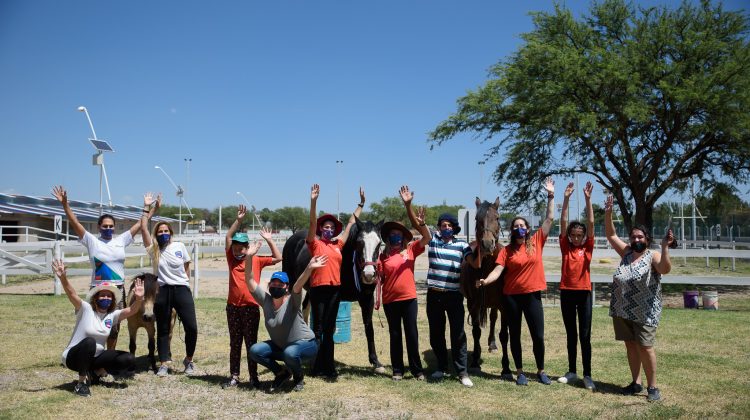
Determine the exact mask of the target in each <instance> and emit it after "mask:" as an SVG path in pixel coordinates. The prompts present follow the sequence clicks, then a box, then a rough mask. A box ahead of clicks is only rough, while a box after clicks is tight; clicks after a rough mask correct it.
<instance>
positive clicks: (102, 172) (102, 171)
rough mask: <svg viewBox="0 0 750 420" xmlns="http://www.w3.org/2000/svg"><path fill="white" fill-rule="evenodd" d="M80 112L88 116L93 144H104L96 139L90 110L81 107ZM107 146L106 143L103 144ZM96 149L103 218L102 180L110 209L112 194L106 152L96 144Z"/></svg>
mask: <svg viewBox="0 0 750 420" xmlns="http://www.w3.org/2000/svg"><path fill="white" fill-rule="evenodd" d="M78 111H80V112H83V113H84V114H86V119H87V120H88V122H89V127H90V128H91V134H93V136H94V137H93V138H92V139H90V140H93V142H92V143H96V142H102V141H101V140H99V138H98V137H96V130H94V123H93V122H92V121H91V116H90V115H89V110H88V109H87V108H86V107H85V106H79V107H78ZM103 143H104V144H106V142H103ZM94 147H96V154H95V155H94V159H93V162H94V166H99V215H100V216H101V215H102V214H104V204H103V202H104V190H103V189H102V180H104V184H105V185H106V186H107V198H108V199H109V207H110V208H112V194H111V193H110V192H109V179H107V169H106V168H105V167H104V150H102V149H100V148H99V146H97V145H96V144H94ZM106 147H107V148H109V150H108V151H110V152H111V151H112V149H111V148H110V146H109V145H107V146H106Z"/></svg>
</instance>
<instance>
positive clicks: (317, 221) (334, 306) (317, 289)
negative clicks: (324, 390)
mask: <svg viewBox="0 0 750 420" xmlns="http://www.w3.org/2000/svg"><path fill="white" fill-rule="evenodd" d="M319 195H320V185H318V184H313V186H312V187H311V188H310V228H309V229H308V231H307V238H306V239H305V242H306V243H307V248H308V249H309V250H310V255H311V256H312V257H317V256H321V255H325V256H327V257H328V263H327V264H326V265H325V266H324V267H321V268H319V269H317V270H315V271H314V272H313V273H312V276H311V277H310V303H311V308H310V310H311V312H312V316H313V322H312V324H313V325H312V329H313V332H315V338H316V339H318V340H319V341H320V349H319V351H318V357H317V358H316V359H315V363H314V365H313V370H312V373H313V376H315V375H324V376H326V377H328V378H329V379H334V380H335V379H336V377H337V376H338V375H337V372H336V367H335V365H334V348H333V333H334V330H335V329H336V316H337V315H338V312H339V302H340V295H339V292H340V288H341V259H342V256H341V250H342V249H343V248H344V244H345V243H346V240H347V238H348V237H349V230H350V229H351V227H352V225H354V222H355V218H356V217H359V215H360V214H361V213H362V208H363V207H364V206H365V191H364V190H363V189H362V187H360V188H359V204H358V205H357V208H356V209H354V212H353V213H352V216H351V217H350V218H349V222H348V223H347V225H346V227H345V228H344V227H343V225H342V224H341V222H340V221H339V220H338V219H337V218H336V216H334V215H332V214H324V215H322V216H320V217H316V214H317V209H316V203H317V201H318V196H319Z"/></svg>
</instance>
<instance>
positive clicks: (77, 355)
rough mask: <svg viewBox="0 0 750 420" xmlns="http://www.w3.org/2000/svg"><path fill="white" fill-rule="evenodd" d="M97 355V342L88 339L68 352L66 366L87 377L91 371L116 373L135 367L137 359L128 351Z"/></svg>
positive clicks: (109, 351)
mask: <svg viewBox="0 0 750 420" xmlns="http://www.w3.org/2000/svg"><path fill="white" fill-rule="evenodd" d="M95 353H96V340H94V339H93V338H91V337H86V338H84V339H83V340H81V342H80V343H78V344H76V345H75V346H73V347H71V348H70V350H68V355H67V356H66V357H65V366H67V367H68V369H70V370H73V371H76V372H78V375H79V376H86V375H88V373H89V371H91V370H96V369H102V368H103V369H104V370H106V371H107V373H114V372H120V371H123V370H132V369H133V368H134V367H135V357H133V355H132V354H130V353H128V352H126V351H121V350H104V351H103V352H101V353H100V354H99V355H98V356H94V354H95ZM89 379H91V378H89Z"/></svg>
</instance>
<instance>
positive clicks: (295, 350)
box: [250, 338, 318, 379]
mask: <svg viewBox="0 0 750 420" xmlns="http://www.w3.org/2000/svg"><path fill="white" fill-rule="evenodd" d="M317 354H318V343H317V342H316V341H315V339H314V338H313V339H312V340H298V341H295V342H294V343H292V344H289V345H288V346H286V347H285V348H281V347H279V346H277V345H276V344H274V343H273V341H271V340H268V341H263V342H261V343H255V344H253V346H252V347H250V357H251V358H252V359H253V360H255V361H256V362H257V363H258V364H259V365H261V366H265V367H267V368H268V369H271V372H273V373H274V375H278V374H279V373H281V371H282V369H283V368H282V367H281V365H280V364H278V363H276V361H277V360H283V361H284V363H286V366H287V367H288V368H289V370H291V371H292V375H294V378H295V379H300V378H302V363H303V362H309V361H310V360H312V359H314V358H315V355H317Z"/></svg>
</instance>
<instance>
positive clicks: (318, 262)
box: [245, 241, 328, 391]
mask: <svg viewBox="0 0 750 420" xmlns="http://www.w3.org/2000/svg"><path fill="white" fill-rule="evenodd" d="M260 245H261V242H260V241H258V242H255V243H253V244H251V245H250V246H248V247H247V248H246V249H245V255H246V256H247V263H246V264H245V283H246V284H247V289H248V290H249V291H250V293H251V294H252V295H253V297H254V298H255V300H256V301H257V302H258V304H259V305H260V306H261V308H263V314H264V315H265V318H266V320H265V324H266V330H267V331H268V335H269V336H270V338H271V339H270V340H267V341H263V342H260V343H255V344H253V346H252V347H250V352H249V354H250V357H251V358H252V359H253V360H254V361H255V362H257V363H258V364H259V365H262V366H265V367H266V368H268V369H269V370H271V372H273V373H274V375H275V376H274V379H273V382H272V384H271V391H274V390H277V389H279V388H280V387H281V386H282V385H283V384H284V383H285V382H286V381H287V379H289V376H290V371H291V376H292V377H293V378H294V388H293V389H294V390H295V391H302V389H303V388H304V386H305V382H304V375H303V372H302V364H303V363H304V362H307V361H310V360H312V359H314V358H315V355H316V354H317V353H318V342H317V340H316V339H315V334H314V333H313V332H312V330H311V329H310V327H308V326H307V324H306V323H305V320H304V318H303V317H302V309H301V308H302V287H304V285H305V283H307V279H308V278H310V274H311V273H312V272H313V270H315V269H318V268H321V267H324V266H325V265H326V260H327V259H328V258H327V257H326V256H324V255H321V256H315V257H313V258H312V259H310V262H309V263H308V264H307V268H305V271H304V272H303V273H302V274H301V275H300V276H299V278H298V279H297V281H296V282H295V284H294V287H293V288H292V290H291V294H290V293H289V277H288V276H287V274H286V273H284V272H283V271H277V272H275V273H273V274H272V275H271V280H270V281H269V282H268V290H266V289H265V288H264V287H263V286H261V285H259V284H258V281H257V280H256V276H257V275H256V274H255V273H254V272H253V265H254V264H252V259H253V256H254V255H255V254H256V253H257V252H258V249H260ZM278 360H283V361H284V363H285V364H286V368H284V367H282V366H281V365H279V364H278V363H277V361H278Z"/></svg>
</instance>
